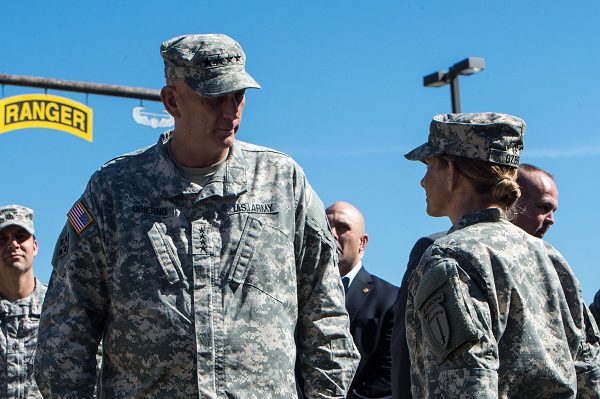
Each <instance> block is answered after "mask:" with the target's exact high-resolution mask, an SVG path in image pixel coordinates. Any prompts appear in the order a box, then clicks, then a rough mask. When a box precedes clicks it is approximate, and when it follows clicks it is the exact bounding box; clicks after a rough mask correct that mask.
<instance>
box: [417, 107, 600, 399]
mask: <svg viewBox="0 0 600 399" xmlns="http://www.w3.org/2000/svg"><path fill="white" fill-rule="evenodd" d="M524 131H525V124H524V122H523V121H522V120H521V119H519V118H516V117H513V116H511V115H505V114H496V113H481V114H449V115H437V116H435V117H434V118H433V120H432V123H431V126H430V134H429V140H428V142H427V143H425V144H423V145H422V146H420V147H418V148H416V149H415V150H413V151H411V152H410V153H408V154H407V155H406V157H407V158H408V159H411V160H421V161H422V160H425V159H427V158H429V157H431V156H438V155H442V154H453V155H457V156H461V157H466V158H471V159H477V160H482V161H486V162H489V163H494V164H502V165H506V166H509V167H517V165H518V161H519V156H520V151H521V149H522V148H523V134H524ZM456 168H458V169H459V168H460V164H458V165H457V166H456ZM507 178H508V177H507ZM492 187H493V186H492ZM478 189H479V188H478ZM433 195H434V196H435V195H436V194H435V193H433ZM482 198H484V197H482ZM442 212H445V213H446V212H448V210H447V209H444V210H442ZM406 336H407V341H408V348H409V352H410V359H411V384H412V396H413V397H415V398H434V397H435V398H438V397H447V398H551V397H552V398H558V397H560V398H576V397H577V398H600V346H599V344H598V342H599V340H600V334H599V332H598V328H597V326H596V324H595V323H594V321H593V319H592V316H591V313H590V311H589V309H588V308H587V307H586V306H585V304H584V302H583V298H582V296H581V290H580V288H579V284H578V282H577V279H576V278H575V276H574V275H573V273H572V271H571V269H570V267H569V265H568V264H567V262H566V260H565V259H564V258H563V257H562V256H561V255H560V254H559V253H558V252H557V251H556V250H555V249H554V248H552V247H551V246H550V245H548V244H546V243H544V241H542V240H540V239H538V238H535V237H533V236H531V235H529V234H528V233H526V232H525V231H523V230H522V229H520V228H519V227H517V226H515V225H513V224H512V223H510V222H509V221H508V220H507V219H506V218H505V216H504V212H503V211H502V210H500V209H498V208H493V207H490V208H486V209H483V210H478V209H473V210H472V211H471V212H470V213H467V214H466V215H463V216H462V217H460V218H459V220H457V221H456V222H455V224H454V226H453V227H452V229H451V230H450V232H449V234H448V235H446V236H445V237H442V238H439V239H437V240H436V241H435V242H434V243H433V244H432V245H431V247H429V248H428V249H427V250H426V252H425V253H424V254H423V257H422V258H421V260H420V262H419V265H418V267H417V269H416V271H415V273H414V274H413V276H412V277H411V280H410V282H409V294H408V302H407V307H406Z"/></svg>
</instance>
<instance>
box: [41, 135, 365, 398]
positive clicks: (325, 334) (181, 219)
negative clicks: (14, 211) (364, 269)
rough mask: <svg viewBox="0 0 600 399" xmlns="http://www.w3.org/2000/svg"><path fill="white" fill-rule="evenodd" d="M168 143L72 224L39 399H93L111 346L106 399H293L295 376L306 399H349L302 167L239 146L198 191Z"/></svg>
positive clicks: (124, 172) (59, 259) (319, 209)
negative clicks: (99, 355) (98, 365)
mask: <svg viewBox="0 0 600 399" xmlns="http://www.w3.org/2000/svg"><path fill="white" fill-rule="evenodd" d="M169 139H170V136H169V134H166V135H163V136H162V137H161V139H160V140H159V142H158V144H157V145H154V146H151V147H149V148H147V149H144V150H140V151H137V152H135V153H132V154H129V155H125V156H122V157H119V158H117V159H114V160H113V161H111V162H108V163H107V164H106V165H104V166H103V167H102V168H101V169H100V170H99V171H97V172H96V173H95V174H94V175H93V176H92V178H91V180H90V182H89V184H88V186H87V189H86V190H85V192H84V194H83V196H82V197H81V199H80V200H79V201H78V202H77V204H76V205H75V206H74V209H75V208H78V209H79V210H80V211H81V210H82V211H83V214H82V215H83V216H72V213H71V212H70V215H71V216H69V223H68V224H67V225H66V226H65V228H64V230H63V233H62V235H61V238H60V239H59V242H58V244H57V248H56V250H55V259H54V260H53V264H54V270H53V273H52V277H51V280H50V284H49V289H48V294H47V296H46V302H45V304H44V314H43V316H42V321H41V324H40V342H41V344H40V346H39V348H38V356H37V378H38V385H39V386H40V389H41V390H42V392H43V393H44V394H45V395H47V397H52V398H63V399H66V398H87V397H90V396H91V395H92V391H93V386H94V382H95V381H94V375H95V372H94V366H95V361H94V354H95V353H96V348H97V345H98V342H99V341H100V339H102V343H103V363H102V371H101V378H100V382H99V387H98V397H99V398H200V397H202V398H244V399H246V398H261V399H262V398H286V399H288V398H294V397H296V395H297V393H296V382H297V380H296V375H295V365H296V362H297V363H298V369H299V370H300V371H299V374H300V375H299V376H298V382H299V385H300V386H303V388H304V393H305V397H306V398H343V397H344V396H345V394H346V390H347V389H348V387H349V385H350V382H351V380H352V377H353V375H354V372H355V369H356V366H357V364H358V359H359V355H358V352H357V351H356V348H355V346H354V343H353V341H352V336H351V335H350V332H349V320H348V314H347V312H346V309H345V306H344V294H343V288H342V284H341V282H340V277H339V272H338V268H337V254H336V251H335V242H334V240H333V236H332V234H331V231H330V229H329V225H328V224H327V220H326V217H325V212H324V209H323V205H322V203H321V201H320V200H319V198H318V197H317V196H316V194H315V193H314V192H313V190H312V189H311V187H310V186H309V185H308V183H307V181H306V178H305V176H304V174H303V172H302V170H301V169H300V167H299V166H298V165H297V164H296V163H295V162H294V161H293V160H291V159H290V158H289V157H288V156H286V155H284V154H281V153H278V152H276V151H273V150H270V149H266V148H262V147H258V146H254V145H251V144H246V143H243V142H239V141H236V142H235V143H234V145H233V147H232V148H231V150H230V153H229V156H228V158H227V160H226V162H225V163H224V165H223V167H222V168H220V169H219V170H218V171H217V172H216V173H215V175H214V176H213V177H212V179H211V180H210V182H208V183H207V184H206V185H205V186H204V188H202V189H199V188H198V186H196V185H192V184H190V183H189V182H187V181H185V180H184V179H182V178H181V177H180V175H179V174H178V172H177V170H176V167H175V165H174V164H173V162H172V161H171V159H170V158H169V156H168V152H167V148H166V145H167V144H168V141H169ZM80 215H81V212H80ZM88 219H92V221H91V222H90V223H89V224H87V226H86V227H83V229H81V226H82V225H84V224H85V223H79V222H85V221H88ZM73 225H76V226H78V227H73ZM78 231H80V233H79V234H78Z"/></svg>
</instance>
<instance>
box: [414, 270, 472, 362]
mask: <svg viewBox="0 0 600 399" xmlns="http://www.w3.org/2000/svg"><path fill="white" fill-rule="evenodd" d="M462 284H464V283H462V282H461V280H460V277H459V273H458V269H457V265H456V263H454V262H453V261H452V260H448V261H442V262H439V263H437V264H435V265H433V266H432V267H430V268H429V270H427V271H426V272H425V273H424V274H423V276H422V277H421V281H419V286H418V287H417V292H416V294H415V309H417V311H418V314H419V319H420V320H421V328H422V331H423V336H424V337H425V339H426V341H427V344H428V347H429V349H430V350H431V353H432V354H433V355H434V356H435V357H436V358H437V359H438V360H439V361H440V362H443V361H444V360H445V359H446V357H447V356H448V355H449V354H450V353H452V352H453V351H454V350H455V349H458V348H459V347H461V346H463V344H466V343H469V342H470V343H475V342H477V341H478V340H479V339H480V337H481V336H482V331H479V330H478V329H477V327H476V326H475V323H474V321H473V319H472V316H471V314H470V312H469V310H468V308H467V302H468V301H470V300H471V298H470V297H469V295H468V292H467V290H466V287H464V288H463V287H462Z"/></svg>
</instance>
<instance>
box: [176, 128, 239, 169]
mask: <svg viewBox="0 0 600 399" xmlns="http://www.w3.org/2000/svg"><path fill="white" fill-rule="evenodd" d="M169 146H170V150H171V155H172V156H173V157H174V158H175V160H176V161H177V162H178V163H179V164H181V165H183V166H185V167H187V168H204V167H207V166H211V165H214V164H216V163H219V162H220V161H222V160H224V159H225V158H226V157H227V154H229V148H228V147H222V148H217V149H214V148H210V146H206V145H199V144H197V143H196V142H191V143H188V142H186V141H185V140H183V139H181V138H180V136H179V135H178V134H173V137H172V138H171V140H170V141H169Z"/></svg>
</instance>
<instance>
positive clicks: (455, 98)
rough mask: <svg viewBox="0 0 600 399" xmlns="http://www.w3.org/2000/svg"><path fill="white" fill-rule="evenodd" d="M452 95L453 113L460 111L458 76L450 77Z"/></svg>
mask: <svg viewBox="0 0 600 399" xmlns="http://www.w3.org/2000/svg"><path fill="white" fill-rule="evenodd" d="M450 95H451V96H452V113H453V114H457V113H459V112H460V94H459V93H458V76H452V77H451V78H450Z"/></svg>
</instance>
